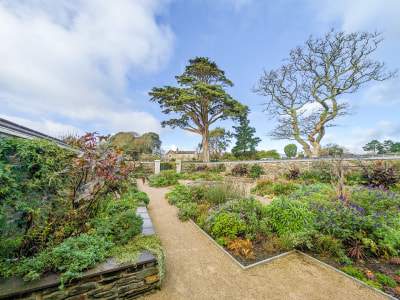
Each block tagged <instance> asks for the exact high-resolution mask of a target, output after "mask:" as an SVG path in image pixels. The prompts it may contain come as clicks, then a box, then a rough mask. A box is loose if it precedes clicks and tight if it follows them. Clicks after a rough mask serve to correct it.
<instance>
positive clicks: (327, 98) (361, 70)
mask: <svg viewBox="0 0 400 300" xmlns="http://www.w3.org/2000/svg"><path fill="white" fill-rule="evenodd" d="M381 41H382V36H381V33H379V32H374V33H368V32H356V33H350V34H346V33H345V32H342V31H334V30H331V31H330V32H329V33H327V34H326V35H325V36H323V37H319V38H314V37H312V36H311V37H310V38H309V39H308V40H307V41H306V42H305V44H304V45H303V46H298V47H297V48H295V49H294V50H291V51H290V54H289V58H287V59H285V60H284V64H283V65H282V66H281V67H280V68H279V69H277V70H271V71H264V74H263V75H262V76H261V78H260V80H259V83H258V86H257V87H256V88H255V89H254V91H255V92H257V93H259V94H260V95H262V96H265V97H267V100H266V101H265V102H264V103H263V104H264V105H265V111H266V112H267V114H269V116H270V117H271V118H275V119H276V120H277V123H278V124H277V127H276V128H275V129H274V130H273V131H272V132H271V136H272V137H273V138H275V139H293V140H296V141H297V142H299V143H300V144H301V145H302V146H303V149H304V151H305V153H306V154H307V155H308V156H310V157H317V156H319V155H320V151H321V144H320V142H321V140H322V138H323V137H324V135H325V131H326V128H327V127H330V126H334V125H335V124H334V122H333V121H334V120H335V119H336V118H337V117H339V116H344V115H349V114H351V112H352V110H351V109H350V105H349V103H347V102H346V101H341V99H340V97H342V96H344V95H345V94H352V93H355V92H357V91H358V90H359V89H360V88H362V87H364V86H365V85H366V84H367V83H368V82H370V81H373V80H374V81H383V80H386V79H389V78H391V77H393V76H394V75H395V73H396V71H386V66H385V63H381V62H378V61H376V60H373V59H372V58H371V57H372V55H373V53H374V52H375V50H376V49H377V48H378V45H379V44H380V43H381Z"/></svg>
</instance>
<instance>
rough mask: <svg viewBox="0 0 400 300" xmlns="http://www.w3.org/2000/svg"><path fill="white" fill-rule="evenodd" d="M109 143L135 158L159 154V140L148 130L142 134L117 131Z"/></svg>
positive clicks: (151, 156) (150, 157) (149, 157)
mask: <svg viewBox="0 0 400 300" xmlns="http://www.w3.org/2000/svg"><path fill="white" fill-rule="evenodd" d="M110 144H111V145H112V146H114V147H116V148H118V149H122V150H123V151H124V152H125V153H126V154H127V155H129V156H130V157H132V158H133V159H135V160H139V159H153V156H155V158H157V157H160V156H161V140H160V137H159V135H158V134H157V133H154V132H148V133H145V134H143V135H142V136H140V135H139V134H138V133H136V132H119V133H117V134H115V135H113V136H112V137H111V138H110Z"/></svg>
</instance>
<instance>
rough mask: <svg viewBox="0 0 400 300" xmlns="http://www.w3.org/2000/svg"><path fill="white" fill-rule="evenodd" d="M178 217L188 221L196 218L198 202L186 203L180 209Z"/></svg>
mask: <svg viewBox="0 0 400 300" xmlns="http://www.w3.org/2000/svg"><path fill="white" fill-rule="evenodd" d="M178 217H179V219H180V220H182V221H187V220H189V219H194V218H195V217H196V204H195V203H186V204H185V205H184V206H182V207H181V208H180V209H179V212H178Z"/></svg>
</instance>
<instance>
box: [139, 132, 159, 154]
mask: <svg viewBox="0 0 400 300" xmlns="http://www.w3.org/2000/svg"><path fill="white" fill-rule="evenodd" d="M140 140H141V142H142V151H141V152H142V153H147V154H152V155H161V140H160V136H159V135H158V134H157V133H155V132H148V133H145V134H143V135H142V136H141V137H140Z"/></svg>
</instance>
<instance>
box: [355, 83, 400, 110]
mask: <svg viewBox="0 0 400 300" xmlns="http://www.w3.org/2000/svg"><path fill="white" fill-rule="evenodd" d="M363 103H364V104H374V105H379V106H384V107H393V106H396V105H399V104H400V80H398V79H397V80H389V81H386V82H381V83H378V84H375V85H373V86H372V87H370V88H369V89H368V90H366V91H365V93H364V95H363Z"/></svg>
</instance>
